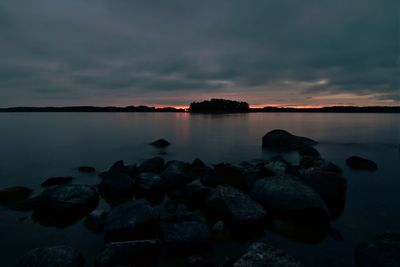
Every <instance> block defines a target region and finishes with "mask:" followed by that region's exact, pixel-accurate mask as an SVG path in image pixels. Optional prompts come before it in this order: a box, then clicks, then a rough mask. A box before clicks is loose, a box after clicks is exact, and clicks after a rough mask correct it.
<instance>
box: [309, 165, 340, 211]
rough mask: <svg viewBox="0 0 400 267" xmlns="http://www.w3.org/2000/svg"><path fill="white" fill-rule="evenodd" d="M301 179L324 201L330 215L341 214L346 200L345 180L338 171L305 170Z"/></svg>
mask: <svg viewBox="0 0 400 267" xmlns="http://www.w3.org/2000/svg"><path fill="white" fill-rule="evenodd" d="M303 181H304V183H305V184H306V185H308V186H310V187H311V188H312V189H314V191H316V192H317V193H318V194H319V195H320V196H321V197H322V199H323V200H324V201H325V203H326V205H327V207H328V208H329V211H330V214H331V217H333V218H337V217H338V216H339V215H341V214H342V212H343V209H344V206H345V202H346V189H347V180H346V178H345V177H343V176H342V175H341V174H339V173H335V172H326V171H319V170H312V169H311V170H310V171H306V173H305V176H304V178H303Z"/></svg>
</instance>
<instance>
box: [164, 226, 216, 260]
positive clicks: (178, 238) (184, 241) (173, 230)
mask: <svg viewBox="0 0 400 267" xmlns="http://www.w3.org/2000/svg"><path fill="white" fill-rule="evenodd" d="M160 234H161V238H162V240H163V242H164V244H165V246H166V248H167V251H168V252H169V253H172V254H188V253H193V252H196V251H201V250H204V249H206V248H207V247H208V245H209V243H210V233H209V230H208V227H207V225H205V224H204V223H200V222H193V221H191V222H182V223H177V224H171V223H163V224H162V225H161V229H160Z"/></svg>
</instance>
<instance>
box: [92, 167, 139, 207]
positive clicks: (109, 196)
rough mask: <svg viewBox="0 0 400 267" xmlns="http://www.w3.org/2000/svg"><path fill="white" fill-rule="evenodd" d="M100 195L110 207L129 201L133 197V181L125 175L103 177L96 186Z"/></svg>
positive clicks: (116, 173) (115, 174)
mask: <svg viewBox="0 0 400 267" xmlns="http://www.w3.org/2000/svg"><path fill="white" fill-rule="evenodd" d="M98 189H99V192H100V195H101V196H102V197H103V198H104V199H105V200H106V201H107V202H108V203H110V204H111V205H118V204H120V203H122V202H125V201H129V200H131V199H132V198H133V196H134V191H135V190H134V181H133V179H132V178H131V177H130V176H129V175H128V174H126V173H121V172H115V173H113V174H111V173H109V174H108V175H104V176H103V178H102V179H101V182H100V184H99V185H98Z"/></svg>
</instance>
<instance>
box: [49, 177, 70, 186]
mask: <svg viewBox="0 0 400 267" xmlns="http://www.w3.org/2000/svg"><path fill="white" fill-rule="evenodd" d="M73 179H74V178H72V177H71V176H64V177H52V178H48V179H46V181H44V182H43V183H42V186H43V187H49V186H52V185H60V184H68V183H70V182H72V180H73Z"/></svg>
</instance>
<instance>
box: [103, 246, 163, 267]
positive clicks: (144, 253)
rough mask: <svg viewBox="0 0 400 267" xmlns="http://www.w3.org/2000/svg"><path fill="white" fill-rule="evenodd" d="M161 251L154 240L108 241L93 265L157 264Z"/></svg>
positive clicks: (108, 266)
mask: <svg viewBox="0 0 400 267" xmlns="http://www.w3.org/2000/svg"><path fill="white" fill-rule="evenodd" d="M160 253H161V246H160V243H159V242H158V241H156V240H138V241H125V242H114V243H108V244H107V245H106V248H105V249H104V250H103V251H102V252H101V253H100V255H99V256H98V257H97V259H96V262H95V267H110V266H120V265H123V266H125V265H126V266H157V261H158V257H159V255H160Z"/></svg>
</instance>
